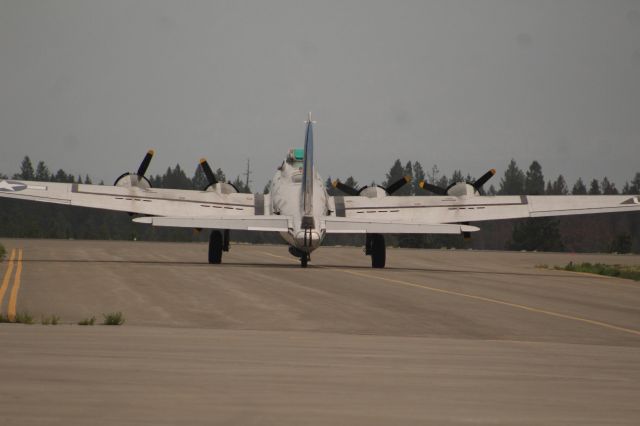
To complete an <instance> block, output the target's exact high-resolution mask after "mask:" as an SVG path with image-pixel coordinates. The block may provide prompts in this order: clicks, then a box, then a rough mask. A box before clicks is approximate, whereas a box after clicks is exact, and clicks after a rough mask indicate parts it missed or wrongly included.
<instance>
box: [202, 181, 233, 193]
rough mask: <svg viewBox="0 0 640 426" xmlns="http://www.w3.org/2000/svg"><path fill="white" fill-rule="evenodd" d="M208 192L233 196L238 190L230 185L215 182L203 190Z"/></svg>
mask: <svg viewBox="0 0 640 426" xmlns="http://www.w3.org/2000/svg"><path fill="white" fill-rule="evenodd" d="M204 190H205V191H209V192H217V193H218V194H235V193H237V192H238V188H236V187H235V186H234V185H233V184H231V183H224V182H217V183H214V184H213V185H207V187H206V188H205V189H204Z"/></svg>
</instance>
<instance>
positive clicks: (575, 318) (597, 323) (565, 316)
mask: <svg viewBox="0 0 640 426" xmlns="http://www.w3.org/2000/svg"><path fill="white" fill-rule="evenodd" d="M266 254H268V255H270V256H272V257H279V258H281V259H286V260H290V259H289V258H286V257H283V256H277V255H274V254H271V253H266ZM321 268H323V269H329V270H332V269H333V270H336V271H340V272H344V273H346V274H350V275H355V276H360V277H365V278H374V279H377V280H381V281H386V282H390V283H394V284H400V285H404V286H407V287H414V288H420V289H423V290H429V291H433V292H436V293H442V294H448V295H451V296H458V297H465V298H468V299H473V300H480V301H482V302H488V303H495V304H497V305H502V306H508V307H511V308H515V309H521V310H524V311H528V312H535V313H537V314H543V315H548V316H552V317H556V318H563V319H568V320H572V321H578V322H582V323H585V324H591V325H595V326H599V327H604V328H608V329H610V330H616V331H622V332H624V333H629V334H633V335H636V336H640V330H635V329H632V328H626V327H620V326H618V325H613V324H609V323H606V322H602V321H596V320H592V319H588V318H582V317H578V316H574V315H568V314H562V313H559V312H554V311H549V310H546V309H540V308H534V307H532V306H527V305H521V304H519V303H511V302H505V301H504V300H498V299H492V298H490V297H484V296H476V295H474V294H468V293H461V292H458V291H453V290H445V289H442V288H437V287H430V286H427V285H422V284H416V283H412V282H409V281H403V280H398V279H394V278H387V277H383V276H380V275H370V274H367V273H364V272H355V271H349V270H346V269H339V268H328V267H321Z"/></svg>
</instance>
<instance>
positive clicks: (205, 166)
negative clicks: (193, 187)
mask: <svg viewBox="0 0 640 426" xmlns="http://www.w3.org/2000/svg"><path fill="white" fill-rule="evenodd" d="M200 167H201V168H202V171H203V172H204V175H205V176H206V177H207V182H209V185H207V188H208V187H209V186H211V185H215V184H216V183H218V179H216V175H215V174H214V173H213V170H211V166H209V163H207V159H206V158H201V159H200ZM205 189H206V188H205Z"/></svg>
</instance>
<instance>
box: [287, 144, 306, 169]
mask: <svg viewBox="0 0 640 426" xmlns="http://www.w3.org/2000/svg"><path fill="white" fill-rule="evenodd" d="M303 160H304V149H302V148H292V149H290V150H289V153H288V154H287V163H288V164H290V165H291V166H292V167H294V168H296V169H301V168H302V161H303Z"/></svg>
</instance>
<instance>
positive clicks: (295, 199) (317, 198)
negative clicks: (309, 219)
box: [270, 158, 330, 253]
mask: <svg viewBox="0 0 640 426" xmlns="http://www.w3.org/2000/svg"><path fill="white" fill-rule="evenodd" d="M302 179H303V173H302V166H301V163H300V162H298V161H295V159H290V158H288V159H287V160H286V161H285V162H284V163H283V164H282V166H280V167H279V168H278V171H277V172H276V174H275V176H274V177H273V180H272V181H271V187H270V194H271V213H272V214H277V215H283V216H290V217H291V218H292V223H291V227H290V229H289V232H282V233H281V234H280V235H282V238H284V240H285V241H286V242H287V243H289V244H290V245H291V246H293V247H295V248H297V249H298V250H301V251H303V252H306V253H311V252H312V251H313V250H315V249H316V248H318V247H319V246H320V245H321V244H322V240H323V239H324V237H325V232H324V230H323V229H321V228H320V221H319V218H320V217H323V216H328V215H329V209H330V207H329V196H328V194H327V190H326V188H325V187H324V183H323V181H322V179H321V178H320V176H319V175H318V174H317V173H315V170H314V171H313V191H312V215H313V218H314V220H313V226H312V227H307V228H304V227H303V225H302V224H303V217H304V216H305V214H304V202H303V199H304V196H303V185H302Z"/></svg>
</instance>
